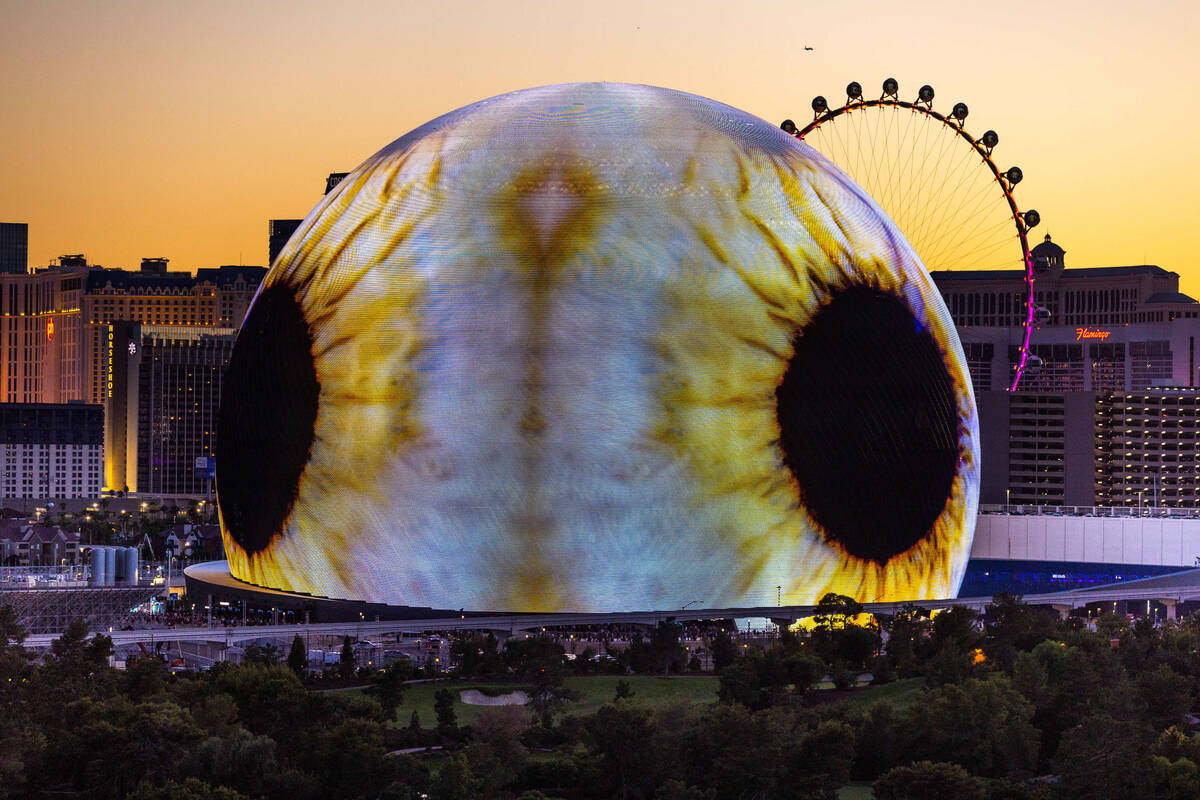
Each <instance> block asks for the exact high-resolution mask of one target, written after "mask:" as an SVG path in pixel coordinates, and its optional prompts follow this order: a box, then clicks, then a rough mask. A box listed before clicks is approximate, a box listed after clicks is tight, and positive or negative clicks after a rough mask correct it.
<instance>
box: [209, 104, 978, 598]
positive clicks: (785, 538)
mask: <svg viewBox="0 0 1200 800" xmlns="http://www.w3.org/2000/svg"><path fill="white" fill-rule="evenodd" d="M218 441H219V449H218V453H217V486H218V495H219V501H220V509H221V523H222V533H223V536H224V539H225V547H226V552H227V554H228V557H229V566H230V571H231V574H232V575H233V577H234V578H237V579H239V580H241V581H244V582H246V583H249V584H253V585H255V586H260V587H267V588H271V589H278V590H285V591H288V592H299V593H307V594H312V595H320V596H324V597H331V598H352V599H356V600H363V601H369V602H373V603H385V604H391V605H398V606H425V607H433V608H443V609H460V608H464V609H467V610H476V611H487V610H492V611H610V610H611V611H618V610H634V609H650V608H678V607H680V606H681V605H683V604H684V603H687V602H690V601H695V600H697V599H698V600H699V601H700V602H701V603H703V604H704V605H705V606H707V607H710V608H722V607H729V606H735V605H763V604H767V603H774V602H776V601H777V600H779V601H782V602H784V603H807V602H812V601H814V600H816V599H817V598H819V597H820V596H821V595H823V594H824V593H826V592H830V591H836V592H840V593H843V594H848V595H853V596H854V597H856V598H858V599H860V600H876V599H895V598H915V597H946V596H952V595H953V594H954V593H955V592H956V591H957V589H958V585H959V582H960V581H961V579H962V575H963V571H964V568H965V566H966V562H967V556H968V553H969V551H970V546H971V537H972V532H973V526H974V521H975V512H976V505H977V496H978V463H979V458H978V452H977V450H978V429H977V422H976V416H975V405H974V399H973V396H972V393H971V388H970V383H969V379H968V377H967V372H966V368H965V366H964V360H963V356H962V351H961V347H960V345H959V342H958V339H957V337H956V334H955V329H954V326H953V323H952V322H951V320H950V317H949V315H948V314H947V312H946V309H945V306H944V305H943V303H942V300H941V299H940V297H939V296H938V293H937V291H936V289H935V288H934V286H933V284H932V283H931V281H930V278H929V275H928V274H927V272H926V271H925V269H924V268H923V267H922V265H921V264H920V262H919V261H918V259H917V257H916V256H915V254H914V253H913V251H912V249H911V248H910V246H909V245H908V244H907V242H906V241H905V240H904V238H903V237H902V236H901V235H900V234H899V232H898V231H897V230H896V229H895V227H894V226H893V224H892V223H891V222H890V221H889V220H888V219H887V218H886V217H885V216H884V214H883V213H882V212H881V211H880V210H879V208H878V207H877V206H876V205H875V204H874V203H873V202H872V200H871V199H870V198H869V197H867V196H866V195H865V194H864V193H863V192H862V191H861V190H860V189H859V188H858V187H857V186H856V185H854V184H853V183H852V182H851V181H850V180H849V179H848V178H847V177H846V176H845V175H844V174H842V173H841V172H840V171H839V170H838V169H837V168H836V167H834V166H833V165H832V164H830V163H829V162H828V161H826V160H825V159H824V158H822V157H821V156H820V155H819V154H818V153H817V152H816V151H815V150H813V149H812V148H810V147H809V146H807V145H806V144H804V143H803V142H800V141H797V140H796V139H794V138H792V137H791V136H788V135H787V134H785V133H783V132H782V131H780V130H778V129H776V128H775V127H774V126H772V125H769V124H767V123H765V122H763V121H762V120H760V119H757V118H755V117H753V116H750V115H748V114H746V113H744V112H741V111H738V110H736V109H733V108H730V107H728V106H725V105H722V104H720V103H716V102H714V101H711V100H707V99H704V98H701V97H697V96H694V95H689V94H683V93H680V92H675V91H670V90H666V89H659V88H653V87H647V86H635V85H624V84H604V83H592V84H573V85H564V86H548V87H542V88H538V89H530V90H527V91H520V92H514V93H511V94H506V95H501V96H499V97H494V98H491V99H489V100H483V101H481V102H478V103H475V104H474V105H471V106H467V107H465V108H462V109H459V110H458V111H454V112H452V113H450V114H447V115H445V116H443V117H440V118H438V119H436V120H433V121H432V122H429V123H427V124H426V125H423V126H422V127H420V128H418V129H416V130H414V131H412V132H411V133H409V134H407V135H405V136H403V137H401V138H400V139H398V140H396V141H395V142H393V143H392V144H390V145H388V146H387V147H385V148H384V149H382V150H380V151H379V152H378V153H376V154H375V155H374V156H372V157H370V158H369V159H367V161H366V162H364V163H363V164H362V165H361V166H359V167H358V168H357V169H356V170H354V171H353V172H352V173H350V174H349V176H348V177H347V178H346V179H345V180H344V181H342V183H341V184H340V185H339V186H338V187H337V189H336V190H335V191H333V192H331V193H330V194H329V195H327V196H326V197H325V198H324V199H323V201H322V202H321V204H320V205H319V206H318V207H317V208H315V209H314V210H313V211H312V213H310V214H309V215H308V217H307V218H306V219H305V220H304V222H303V223H302V224H301V226H300V228H299V229H298V230H297V232H296V234H295V235H294V236H293V237H292V239H291V241H289V243H288V244H287V246H286V247H285V248H284V250H283V251H282V252H281V254H280V256H279V258H278V259H277V261H276V262H275V264H274V265H273V266H272V268H271V270H270V272H269V274H268V275H267V277H266V279H265V280H264V282H263V285H262V288H261V289H260V291H259V294H258V295H257V297H256V298H255V300H254V303H253V306H252V307H251V310H250V312H249V314H248V315H247V318H246V321H245V323H244V325H243V328H242V330H241V332H240V334H239V337H238V340H237V345H236V348H235V350H234V353H233V357H232V360H231V362H230V365H229V370H228V373H227V376H226V381H225V386H224V397H223V403H222V409H221V415H220V422H219V429H218Z"/></svg>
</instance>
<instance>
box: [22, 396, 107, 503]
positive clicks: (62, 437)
mask: <svg viewBox="0 0 1200 800" xmlns="http://www.w3.org/2000/svg"><path fill="white" fill-rule="evenodd" d="M0 450H2V451H3V454H4V482H3V492H2V495H3V497H4V499H6V500H9V499H27V498H42V499H44V498H51V497H57V498H74V497H99V496H100V487H101V482H102V479H103V468H104V409H103V408H101V407H100V406H97V405H88V404H84V403H2V404H0Z"/></svg>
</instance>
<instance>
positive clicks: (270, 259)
mask: <svg viewBox="0 0 1200 800" xmlns="http://www.w3.org/2000/svg"><path fill="white" fill-rule="evenodd" d="M301 222H304V220H302V219H273V220H270V221H269V222H268V223H267V266H268V267H270V266H271V265H273V264H274V263H275V259H276V258H278V257H279V251H280V250H282V249H283V246H284V245H285V244H287V242H288V239H290V238H292V234H293V233H295V232H296V229H297V228H299V227H300V223H301Z"/></svg>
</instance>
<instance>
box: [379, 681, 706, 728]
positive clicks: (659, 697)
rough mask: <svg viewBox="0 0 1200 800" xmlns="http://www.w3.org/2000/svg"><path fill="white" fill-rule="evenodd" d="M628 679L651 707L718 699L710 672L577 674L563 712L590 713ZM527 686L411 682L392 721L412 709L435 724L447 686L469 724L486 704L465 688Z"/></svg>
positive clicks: (404, 720)
mask: <svg viewBox="0 0 1200 800" xmlns="http://www.w3.org/2000/svg"><path fill="white" fill-rule="evenodd" d="M619 680H626V681H629V685H630V686H631V687H632V688H633V696H634V698H635V699H637V700H640V701H641V702H643V703H645V704H646V705H648V706H650V707H651V708H659V707H662V706H667V705H671V704H673V703H677V702H680V701H682V702H685V703H700V704H703V703H712V702H714V701H715V700H716V699H717V678H716V677H715V676H712V675H699V676H694V677H693V676H688V677H673V678H656V677H653V676H650V675H628V676H618V675H577V676H572V677H569V678H567V680H566V688H567V689H570V690H571V691H573V692H578V693H579V695H580V697H579V699H578V700H576V701H574V702H568V703H567V704H566V708H565V709H564V711H565V712H566V713H568V714H590V713H592V712H594V711H595V710H596V709H598V708H600V706H602V705H604V704H605V703H611V702H612V701H613V699H614V698H616V696H617V681H619ZM522 688H526V687H525V686H524V685H523V684H520V683H503V682H487V681H435V682H430V683H415V684H410V685H408V686H406V687H405V689H404V702H402V703H401V704H400V708H399V709H397V711H396V722H395V723H394V724H396V725H398V726H401V727H404V726H407V725H408V720H409V717H410V716H411V715H412V712H413V710H414V709H416V711H417V714H418V715H419V716H420V717H421V726H422V727H425V728H432V727H433V726H434V725H436V724H437V715H436V714H435V713H434V711H433V696H434V694H435V693H436V692H437V691H438V690H439V689H449V690H450V691H451V693H453V694H454V711H455V713H456V714H457V715H458V724H459V725H470V724H471V723H472V722H473V721H474V720H475V718H476V717H478V716H479V715H480V714H481V713H482V712H483V711H485V710H487V709H488V708H489V706H470V705H467V704H466V703H464V702H462V700H460V699H459V693H460V692H462V691H463V690H464V689H491V690H498V691H502V692H503V691H513V690H516V689H522Z"/></svg>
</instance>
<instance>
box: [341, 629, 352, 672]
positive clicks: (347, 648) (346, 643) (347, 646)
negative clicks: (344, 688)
mask: <svg viewBox="0 0 1200 800" xmlns="http://www.w3.org/2000/svg"><path fill="white" fill-rule="evenodd" d="M338 673H340V674H341V676H342V679H343V680H350V679H351V678H353V677H354V645H353V644H352V643H351V641H350V635H349V634H347V635H346V636H345V637H344V638H343V639H342V653H341V658H339V659H338Z"/></svg>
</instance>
